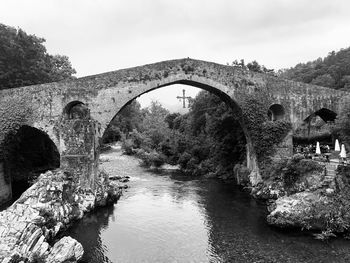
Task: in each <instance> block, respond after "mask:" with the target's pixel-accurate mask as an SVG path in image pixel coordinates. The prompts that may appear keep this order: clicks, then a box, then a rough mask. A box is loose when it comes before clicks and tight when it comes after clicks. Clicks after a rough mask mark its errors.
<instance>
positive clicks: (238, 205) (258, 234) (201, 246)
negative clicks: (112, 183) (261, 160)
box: [66, 147, 350, 263]
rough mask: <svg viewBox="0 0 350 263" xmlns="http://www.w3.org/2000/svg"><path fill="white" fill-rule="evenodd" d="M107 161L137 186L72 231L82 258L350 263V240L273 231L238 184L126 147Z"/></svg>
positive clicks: (109, 167) (110, 154)
mask: <svg viewBox="0 0 350 263" xmlns="http://www.w3.org/2000/svg"><path fill="white" fill-rule="evenodd" d="M102 159H108V160H109V161H108V162H103V164H102V167H103V168H104V169H105V170H106V171H108V172H110V173H111V174H118V175H123V176H125V175H128V176H130V182H129V183H128V184H129V186H130V188H129V189H127V190H126V191H125V192H124V194H123V196H122V197H121V198H120V200H119V201H118V203H117V204H115V205H114V206H110V207H106V208H100V209H99V210H97V211H96V212H94V213H91V214H89V215H87V216H85V217H84V218H83V219H82V220H80V221H79V222H77V223H75V224H74V225H73V226H72V228H70V230H69V232H67V233H66V235H70V236H72V237H74V238H76V239H77V240H78V241H79V242H81V243H82V244H83V246H84V250H85V254H84V258H83V262H89V263H100V262H101V263H104V262H123V263H124V262H152V263H153V262H350V241H346V240H343V239H334V240H331V241H329V242H321V241H318V240H314V239H313V238H312V237H311V236H310V235H307V234H306V233H301V232H299V231H281V230H279V229H275V228H272V227H270V226H268V225H267V224H266V221H265V217H266V214H267V212H266V208H265V206H264V204H263V203H261V202H259V201H257V200H255V199H253V198H252V197H250V196H249V194H248V193H245V192H243V191H241V190H240V189H239V188H238V187H237V186H235V185H234V184H232V183H224V182H221V181H216V180H213V179H211V180H210V179H208V180H207V179H202V178H190V177H188V176H184V175H181V174H180V173H179V172H174V171H169V170H167V171H162V172H159V173H154V172H151V171H148V170H146V169H144V168H142V167H140V166H139V161H138V160H137V159H136V158H134V157H130V156H124V155H121V152H120V148H119V147H114V148H113V149H112V150H111V151H109V152H108V153H106V154H104V155H103V156H102Z"/></svg>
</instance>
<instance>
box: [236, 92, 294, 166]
mask: <svg viewBox="0 0 350 263" xmlns="http://www.w3.org/2000/svg"><path fill="white" fill-rule="evenodd" d="M269 104H270V103H269V100H268V98H262V97H259V99H258V98H255V97H249V98H246V99H245V100H244V101H243V103H242V106H241V107H242V112H243V119H244V123H245V125H246V128H247V130H248V133H249V135H250V138H251V141H252V144H253V146H254V149H255V153H256V155H257V158H258V162H259V163H261V162H264V161H266V160H267V159H269V157H271V156H272V155H273V154H274V152H275V146H276V145H277V144H279V143H281V142H282V141H283V139H284V138H285V137H286V135H287V134H288V132H289V131H290V130H291V128H292V125H291V123H290V122H289V121H285V120H278V121H269V120H268V117H267V111H268V108H267V105H269Z"/></svg>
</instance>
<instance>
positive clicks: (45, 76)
mask: <svg viewBox="0 0 350 263" xmlns="http://www.w3.org/2000/svg"><path fill="white" fill-rule="evenodd" d="M44 42H45V39H43V38H38V37H36V36H35V35H28V34H27V33H26V32H24V31H23V30H22V29H15V28H13V27H9V26H6V25H4V24H0V89H8V88H16V87H21V86H28V85H34V84H42V83H47V82H54V81H60V80H64V79H69V78H72V76H73V74H75V73H76V71H75V69H74V68H73V67H72V65H71V63H70V62H69V59H68V57H67V56H61V55H50V54H48V53H47V52H46V48H45V46H44V45H43V43H44Z"/></svg>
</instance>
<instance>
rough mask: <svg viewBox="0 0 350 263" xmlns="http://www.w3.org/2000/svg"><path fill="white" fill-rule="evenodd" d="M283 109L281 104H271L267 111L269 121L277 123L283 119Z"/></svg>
mask: <svg viewBox="0 0 350 263" xmlns="http://www.w3.org/2000/svg"><path fill="white" fill-rule="evenodd" d="M284 114H285V111H284V108H283V106H282V105H281V104H273V105H271V106H270V108H269V110H268V111H267V116H268V119H269V120H270V121H278V120H282V119H283V118H284Z"/></svg>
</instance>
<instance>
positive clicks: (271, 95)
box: [0, 59, 348, 202]
mask: <svg viewBox="0 0 350 263" xmlns="http://www.w3.org/2000/svg"><path fill="white" fill-rule="evenodd" d="M172 84H187V85H192V86H196V87H198V88H202V89H205V90H208V91H210V92H213V93H215V94H217V95H218V96H220V97H221V98H222V99H223V100H224V101H225V102H227V103H228V104H229V105H230V106H231V107H232V108H233V109H234V111H235V112H236V113H237V118H238V119H239V121H240V124H241V126H242V128H243V131H244V133H245V135H246V141H247V166H248V168H249V169H250V170H251V176H250V180H251V183H252V184H255V183H257V182H259V181H260V180H261V178H260V175H259V168H258V167H259V164H258V158H257V149H256V144H257V142H256V141H254V138H253V137H254V136H252V133H254V127H255V125H252V124H250V125H249V120H248V119H249V118H248V117H249V116H248V117H247V116H246V115H245V113H246V112H247V111H248V112H249V107H250V106H249V104H247V103H246V102H247V100H249V99H251V98H254V99H255V100H256V102H257V103H260V104H259V107H260V110H261V112H263V113H264V115H266V118H265V119H264V118H262V119H261V118H260V122H273V121H276V120H277V121H279V120H283V121H286V122H289V123H290V124H291V125H290V128H289V131H287V132H286V133H285V135H284V136H283V140H282V141H281V142H280V143H276V144H275V145H274V146H272V147H274V148H275V149H276V151H275V154H276V153H279V155H280V156H281V155H282V156H290V155H291V154H292V140H291V135H292V133H293V131H294V130H295V129H296V128H297V127H298V126H300V125H301V124H302V123H303V122H304V121H305V120H307V118H308V117H309V116H310V115H313V114H317V115H320V116H321V117H322V118H323V119H324V120H334V118H335V116H336V114H337V113H338V112H339V110H340V109H341V107H342V103H344V97H346V96H347V95H348V93H346V92H342V91H336V90H333V89H328V88H324V87H319V86H315V85H308V84H304V83H297V82H293V81H289V80H284V79H280V78H277V77H275V76H272V75H267V74H261V73H255V72H251V71H247V70H243V69H241V68H238V67H232V66H225V65H220V64H216V63H212V62H206V61H199V60H193V59H179V60H170V61H164V62H159V63H155V64H150V65H144V66H140V67H134V68H128V69H122V70H117V71H113V72H107V73H103V74H98V75H93V76H87V77H83V78H79V79H75V80H71V81H63V82H57V83H49V84H43V85H35V86H28V87H22V88H16V89H8V90H2V91H0V118H1V119H0V199H1V196H2V197H3V198H6V196H8V195H9V194H10V192H11V191H10V189H11V186H10V185H11V180H10V179H9V178H10V177H11V174H12V170H13V169H14V167H13V166H14V165H11V163H9V162H10V160H11V158H7V154H8V152H9V151H8V150H7V149H8V144H9V143H8V141H11V140H10V139H11V138H13V137H15V136H16V133H17V132H18V130H20V129H21V127H23V126H26V127H27V126H29V127H32V128H35V129H37V130H39V131H40V132H42V133H45V134H46V135H47V136H48V137H49V138H50V139H51V140H52V142H53V143H54V144H55V145H56V147H57V150H58V152H59V154H60V165H61V167H64V168H66V169H68V170H74V172H75V173H76V174H78V176H77V180H79V181H80V182H81V184H82V185H85V186H93V185H94V181H95V179H96V175H97V166H98V162H97V160H98V155H99V147H98V142H99V140H98V139H99V138H101V136H102V134H103V132H104V130H105V129H106V127H107V126H108V124H109V122H110V121H111V120H112V119H113V117H114V116H115V115H116V113H118V112H119V111H120V110H121V109H122V108H123V107H124V106H125V105H126V104H127V103H128V102H129V101H130V100H132V99H134V98H136V97H138V96H140V95H142V94H144V93H147V92H149V91H151V90H154V89H157V88H161V87H164V86H169V85H172ZM81 104H84V105H85V107H86V108H87V109H88V111H89V112H88V114H87V115H86V117H82V118H79V116H78V119H76V118H75V116H74V114H73V113H72V109H74V107H75V106H76V105H81ZM247 107H248V108H247ZM9 138H10V139H9ZM27 140H30V138H28V139H27ZM0 202H1V200H0Z"/></svg>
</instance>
